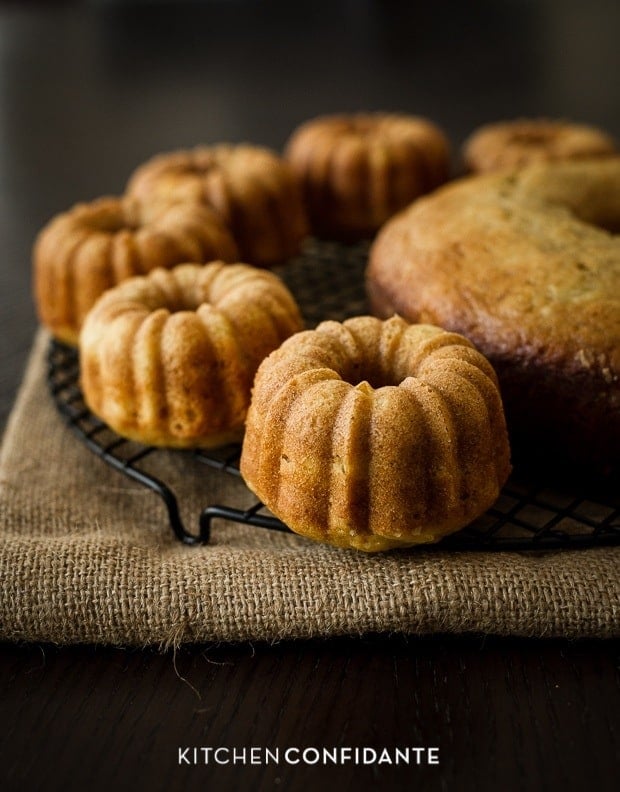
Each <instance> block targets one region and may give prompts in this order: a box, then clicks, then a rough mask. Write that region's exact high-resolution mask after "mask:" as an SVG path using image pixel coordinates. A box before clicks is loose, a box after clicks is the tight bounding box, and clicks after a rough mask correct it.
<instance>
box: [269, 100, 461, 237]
mask: <svg viewBox="0 0 620 792" xmlns="http://www.w3.org/2000/svg"><path fill="white" fill-rule="evenodd" d="M285 156H286V158H287V159H288V161H289V162H290V163H291V165H292V167H293V170H294V171H295V173H296V174H297V176H298V178H299V180H300V181H301V184H302V189H303V193H304V200H305V202H306V206H307V208H308V214H309V217H310V222H311V226H312V231H313V233H314V234H316V235H317V236H320V237H327V238H333V239H340V240H344V241H354V240H356V239H361V238H364V237H371V236H372V235H373V234H374V233H375V232H376V231H377V229H378V228H379V227H380V226H381V225H383V223H385V221H386V220H387V219H388V218H389V217H391V216H392V215H393V214H395V213H396V212H398V211H399V210H400V209H402V208H403V207H405V206H407V205H408V204H410V203H411V202H412V201H413V200H415V199H416V198H418V197H419V196H420V195H423V194H424V193H427V192H430V191H431V190H433V189H435V187H438V186H439V185H440V184H442V183H443V182H445V181H446V179H447V178H448V174H449V168H450V147H449V144H448V141H447V139H446V137H445V135H444V134H443V132H441V130H440V129H439V128H438V127H436V126H435V125H434V124H432V123H431V122H430V121H427V120H426V119H423V118H417V117H413V116H406V115H395V114H388V113H360V114H356V115H355V114H354V115H336V116H325V117H321V118H316V119H314V120H312V121H308V122H306V123H305V124H303V125H302V126H300V127H299V128H298V129H297V130H295V132H294V133H293V135H292V136H291V138H290V140H289V142H288V144H287V146H286V152H285Z"/></svg>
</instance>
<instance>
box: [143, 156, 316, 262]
mask: <svg viewBox="0 0 620 792" xmlns="http://www.w3.org/2000/svg"><path fill="white" fill-rule="evenodd" d="M127 192H128V194H129V195H131V196H133V197H135V198H137V199H138V200H139V201H140V202H141V204H142V205H143V206H147V207H149V206H158V205H160V204H161V203H162V202H163V203H167V202H177V201H180V202H190V203H203V204H206V205H207V206H209V207H211V208H212V209H214V210H215V211H216V212H218V214H219V215H220V216H221V218H222V220H223V221H224V222H225V223H226V225H227V226H228V227H229V228H230V229H231V231H232V234H233V236H234V238H235V240H236V242H237V245H238V246H239V250H240V254H241V258H242V259H243V261H247V262H249V263H251V264H257V265H260V266H265V267H269V266H273V265H275V264H278V263H281V262H283V261H284V260H285V259H287V258H290V257H291V256H294V255H296V254H297V253H299V249H300V244H301V241H302V239H303V238H304V237H305V236H306V235H307V233H308V223H307V219H306V213H305V210H304V207H303V203H302V200H301V192H300V189H299V185H298V184H297V181H296V179H295V176H294V175H293V172H292V170H291V169H290V167H289V166H288V164H287V163H286V162H284V160H282V159H281V158H280V157H278V156H277V155H276V154H275V153H274V152H272V151H269V150H268V149H265V148H260V147H258V146H250V145H237V146H232V145H226V144H220V145H217V146H211V147H206V146H201V147H197V148H194V149H191V150H189V151H175V152H171V153H168V154H159V155H158V156H156V157H154V158H153V159H151V160H149V161H148V162H146V163H144V164H143V165H141V166H140V167H139V168H138V169H137V170H136V171H135V172H134V174H133V175H132V176H131V178H130V180H129V183H128V185H127Z"/></svg>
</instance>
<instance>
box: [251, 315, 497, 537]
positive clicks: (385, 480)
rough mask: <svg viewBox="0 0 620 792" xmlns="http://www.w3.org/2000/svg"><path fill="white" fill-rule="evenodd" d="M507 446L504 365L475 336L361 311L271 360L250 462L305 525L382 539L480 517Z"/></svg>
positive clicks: (257, 390)
mask: <svg viewBox="0 0 620 792" xmlns="http://www.w3.org/2000/svg"><path fill="white" fill-rule="evenodd" d="M509 454H510V452H509V447H508V440H507V434H506V426H505V422H504V414H503V409H502V402H501V398H500V395H499V392H498V389H497V381H496V378H495V374H494V372H493V369H492V367H491V365H490V364H489V363H488V361H487V360H486V359H485V358H484V357H483V356H482V355H481V354H480V353H479V352H477V351H476V349H475V348H474V347H473V345H472V344H471V343H470V342H469V341H467V340H466V339H465V338H463V337H462V336H459V335H456V334H455V333H448V332H445V331H443V330H440V329H439V328H437V327H433V326H431V325H408V324H407V323H406V322H405V321H404V320H403V319H401V318H400V317H393V318H391V319H389V320H387V321H385V322H381V321H380V320H378V319H375V318H373V317H368V316H362V317H356V318H354V319H349V320H347V321H345V322H344V323H343V324H339V323H337V322H332V321H327V322H323V323H322V324H320V325H319V326H318V327H317V329H316V330H309V331H305V332H302V333H298V334H297V335H295V336H293V337H292V338H290V339H289V340H288V341H286V342H285V343H284V344H283V345H282V346H281V347H280V348H279V349H278V350H276V351H275V352H273V353H272V354H271V355H270V356H269V357H268V358H267V359H266V360H265V361H264V362H263V363H262V364H261V366H260V368H259V371H258V374H257V376H256V380H255V384H254V391H253V395H252V403H251V406H250V410H249V412H248V418H247V428H246V435H245V439H244V443H243V452H242V456H241V473H242V476H243V478H244V479H245V481H246V483H247V484H248V486H249V487H250V488H251V489H252V490H253V491H254V492H255V493H256V495H257V496H258V497H259V498H260V499H261V500H262V501H263V502H264V503H265V504H266V505H267V506H268V507H269V509H271V511H272V512H273V513H274V514H275V515H276V516H277V517H279V518H280V519H281V520H283V521H284V522H285V523H286V524H287V525H288V526H289V528H291V529H292V530H293V531H296V532H297V533H299V534H302V535H304V536H307V537H310V538H312V539H316V540H318V541H323V542H327V543H330V544H333V545H337V546H339V547H353V548H358V549H360V550H366V551H380V550H387V549H390V548H396V547H406V546H410V545H415V544H420V543H425V542H434V541H437V540H438V539H440V538H441V537H442V536H444V535H446V534H448V533H451V532H453V531H456V530H458V529H459V528H462V527H463V526H465V525H467V524H468V523H469V522H471V521H472V520H474V519H475V518H476V517H477V516H479V515H480V514H481V513H482V512H484V511H485V510H486V509H487V508H488V507H489V506H491V504H492V503H493V502H494V500H495V499H496V498H497V496H498V494H499V491H500V488H501V487H502V485H503V484H504V482H505V481H506V478H507V476H508V474H509V471H510V461H509Z"/></svg>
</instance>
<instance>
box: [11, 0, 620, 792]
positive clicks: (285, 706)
mask: <svg viewBox="0 0 620 792" xmlns="http://www.w3.org/2000/svg"><path fill="white" fill-rule="evenodd" d="M428 6H429V7H428V8H427V7H421V8H416V4H414V3H403V4H400V3H396V2H383V3H380V2H359V3H345V2H342V3H339V2H332V3H330V4H329V5H327V4H326V5H323V4H321V3H250V2H229V3H225V2H212V3H205V4H203V5H199V6H185V5H182V4H177V5H176V7H175V8H169V7H166V6H162V5H158V6H150V7H146V6H145V5H143V4H135V5H131V4H129V3H125V4H120V3H119V4H113V3H107V4H106V3H100V4H92V6H88V5H84V6H81V5H70V6H64V5H63V6H58V7H57V8H50V7H49V6H41V7H37V6H36V5H31V4H28V5H27V6H26V7H19V6H18V5H17V4H13V5H2V6H0V229H1V234H0V239H1V240H2V248H3V256H2V260H1V262H0V301H1V310H0V317H1V322H2V328H1V329H2V332H1V333H0V360H1V365H0V410H1V413H2V414H1V420H2V422H4V421H5V419H6V417H7V415H8V413H9V410H10V406H11V403H12V400H13V397H14V394H15V390H16V388H17V386H18V383H19V380H20V376H21V372H22V370H23V366H24V362H25V360H26V356H27V352H28V349H29V347H30V344H31V340H32V336H33V332H34V329H35V326H36V323H35V318H34V313H33V310H32V307H31V301H30V291H29V289H30V247H31V244H32V240H33V238H34V235H35V233H36V231H37V229H38V228H39V227H40V226H41V225H42V224H43V223H44V222H45V221H46V220H47V219H48V218H49V217H50V216H51V215H53V214H54V213H56V212H58V211H60V210H62V209H65V208H66V207H68V206H69V205H71V204H72V203H74V202H76V201H77V200H80V199H91V198H94V197H96V196H98V195H102V194H114V193H119V192H120V191H122V189H123V186H124V183H125V180H126V178H127V176H128V174H129V173H130V171H131V170H132V169H133V168H134V167H135V166H136V165H137V164H138V163H139V162H141V161H143V160H144V159H146V158H147V157H148V156H150V155H151V154H153V153H155V152H157V151H164V150H168V149H173V148H178V147H182V146H187V145H193V144H195V143H198V142H216V141H220V140H231V141H240V140H250V141H254V142H257V143H260V144H266V145H270V146H272V147H275V148H279V147H281V145H282V144H283V143H284V141H285V140H286V138H287V136H288V134H289V132H290V131H291V129H292V128H293V127H294V126H295V125H296V124H297V123H299V122H301V121H302V120H304V119H306V118H308V117H311V116H313V115H317V114H319V113H324V112H331V111H338V110H355V109H398V110H403V111H408V112H412V113H417V114H422V115H427V116H429V117H431V118H433V119H434V120H435V121H437V122H438V123H439V124H441V125H442V126H443V127H444V128H445V129H446V130H447V132H448V133H449V135H450V137H451V138H452V140H453V141H454V143H455V144H458V143H459V142H460V141H462V139H463V138H464V137H465V135H466V134H467V133H468V132H469V131H470V130H471V129H472V128H474V127H475V126H477V125H478V124H479V123H481V122H484V121H489V120H494V119H498V118H502V117H508V118H510V117H517V116H519V115H528V116H539V115H549V116H553V117H565V118H574V119H576V120H581V121H586V122H592V123H595V124H599V125H601V126H603V127H606V128H607V129H608V130H610V131H611V132H612V133H614V134H615V135H616V136H618V137H620V106H619V105H618V92H617V85H616V83H617V75H618V74H619V73H620V47H618V42H617V36H618V31H619V30H620V5H618V3H616V2H609V3H604V2H595V3H590V4H585V3H578V2H573V0H567V2H563V3H559V2H553V1H552V0H548V1H547V2H542V1H540V2H526V1H525V0H523V1H522V2H500V0H497V1H496V2H474V3H461V4H459V3H456V2H455V3H453V4H441V5H440V6H438V4H435V5H434V6H432V8H431V4H428ZM0 585H1V581H0ZM619 649H620V646H619V644H618V643H617V642H606V643H604V642H599V643H596V642H577V643H569V642H566V641H559V640H557V641H524V640H516V639H498V638H485V637H483V636H479V637H467V638H455V637H447V636H435V637H428V638H403V637H390V638H387V637H381V636H374V637H367V638H364V639H347V640H344V639H343V640H338V641H329V642H304V643H287V644H280V645H276V646H264V645H259V646H250V645H243V646H235V647H226V646H224V647H213V646H209V647H193V648H185V649H183V650H181V651H179V652H177V654H176V656H173V655H172V654H171V653H167V654H159V653H157V652H155V651H151V650H145V651H126V650H121V649H113V648H93V647H73V648H57V647H51V646H15V645H4V646H0V715H1V717H2V723H1V725H0V788H2V789H7V790H13V789H15V790H18V789H19V790H26V789H27V790H29V789H39V788H40V789H61V788H62V789H69V790H71V789H76V790H77V789H79V790H82V789H103V788H105V789H110V788H112V789H113V788H119V789H129V788H131V789H153V790H159V789H185V788H187V789H199V788H200V789H203V788H216V789H224V790H227V789H258V788H264V789H275V788H281V789H287V790H288V789H292V790H297V789H304V790H305V789H314V788H319V785H325V788H326V789H331V788H336V787H337V786H338V787H341V788H343V789H370V788H374V786H375V785H376V786H377V787H378V788H386V789H399V788H402V789H405V788H406V789H409V788H413V789H415V788H420V789H446V790H469V789H476V790H486V789H498V790H530V789H531V790H555V789H562V790H582V789H588V788H591V789H596V790H611V789H615V788H617V782H618V758H619V752H620V739H619V731H620V723H619V718H618V712H619V703H620V702H619V696H618V689H619V684H618V683H619V673H618V656H619ZM190 746H191V747H201V746H211V747H218V746H219V747H224V748H228V749H229V750H230V751H231V754H230V755H232V749H233V748H237V749H238V750H239V751H241V750H243V749H244V748H245V749H246V751H247V750H249V748H251V747H252V746H258V747H262V748H263V749H264V748H270V749H273V748H275V747H279V748H280V749H281V750H284V749H285V748H287V747H293V748H295V747H299V748H302V749H303V748H307V747H318V748H321V747H323V746H327V747H334V746H350V747H352V748H355V747H364V746H370V747H374V748H381V747H386V748H388V749H391V748H393V747H395V746H401V747H402V746H424V747H434V746H437V747H438V748H439V756H440V763H439V765H432V766H429V765H424V764H423V765H421V766H415V765H409V766H408V767H403V766H401V767H390V766H387V765H372V766H364V765H355V764H353V763H348V764H346V765H344V766H341V767H330V766H325V767H324V766H320V765H317V766H301V765H283V764H281V765H279V766H275V765H273V764H268V765H261V766H252V765H250V764H247V763H246V764H245V765H243V764H240V763H238V764H232V762H231V763H229V764H221V765H216V764H213V763H210V764H209V765H206V766H205V765H204V764H203V765H198V766H186V765H183V764H181V765H179V755H178V750H179V748H186V747H190ZM220 756H221V757H222V758H224V754H220ZM248 756H249V755H248ZM313 756H314V754H309V757H310V759H312V757H313ZM248 761H249V758H248Z"/></svg>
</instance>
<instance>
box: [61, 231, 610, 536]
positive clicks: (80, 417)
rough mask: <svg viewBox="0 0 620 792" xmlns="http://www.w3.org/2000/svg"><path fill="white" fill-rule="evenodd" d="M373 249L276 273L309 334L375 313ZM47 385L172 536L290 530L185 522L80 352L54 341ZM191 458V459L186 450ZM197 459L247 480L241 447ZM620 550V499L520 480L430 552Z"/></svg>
mask: <svg viewBox="0 0 620 792" xmlns="http://www.w3.org/2000/svg"><path fill="white" fill-rule="evenodd" d="M366 254H367V247H366V246H365V245H358V246H355V247H351V248H343V247H342V246H339V245H336V244H332V243H317V242H310V243H309V244H307V245H306V247H305V248H304V252H303V254H302V255H301V256H299V257H298V258H297V259H294V260H293V261H292V262H290V263H289V264H288V265H287V266H286V267H282V268H281V269H280V270H279V271H278V274H279V275H280V276H281V277H282V278H283V280H285V282H286V283H287V285H288V286H289V288H290V289H291V291H292V292H293V293H294V294H295V297H296V298H297V300H298V302H299V304H300V306H301V308H302V312H303V314H304V316H305V318H306V320H307V324H308V326H314V325H316V324H317V323H318V322H320V321H322V320H324V319H335V320H340V321H341V320H343V319H345V318H347V317H348V316H354V315H359V314H361V313H365V312H366V311H367V307H366V300H365V295H364V287H363V274H364V268H365V264H366ZM47 362H48V384H49V388H50V391H51V394H52V396H53V399H54V401H55V403H56V406H57V408H58V410H59V411H60V413H61V414H62V416H63V417H64V419H65V420H66V422H67V424H68V426H69V427H70V428H71V430H72V431H73V432H74V433H75V434H76V435H77V436H78V437H79V439H80V440H81V441H82V442H83V443H84V444H85V445H86V446H87V447H88V448H89V449H90V450H91V451H92V452H93V453H95V454H96V455H97V456H98V457H100V458H101V459H102V460H103V461H104V462H106V463H107V464H108V465H110V466H111V467H113V468H114V469H116V470H118V471H120V472H121V473H123V474H125V475H126V476H128V477H129V478H131V479H132V480H134V481H137V482H139V483H140V484H142V485H143V486H145V487H148V488H149V489H150V490H152V491H153V492H154V493H156V494H157V495H158V496H159V497H160V498H161V499H162V501H163V502H164V504H165V507H166V509H167V513H168V521H169V524H170V528H171V529H172V531H173V532H174V534H175V536H176V537H177V539H179V540H180V541H182V542H184V543H186V544H190V545H195V544H206V543H208V542H209V540H210V536H211V528H212V524H213V522H214V521H216V520H220V519H225V520H228V521H230V522H236V523H240V524H244V525H251V526H254V527H256V528H266V529H271V530H277V531H289V529H288V528H287V527H286V526H285V525H284V524H283V523H282V522H281V521H280V520H278V519H276V518H275V517H274V516H273V515H271V514H270V513H269V512H268V511H267V509H266V508H265V507H264V505H263V504H262V503H261V502H260V501H256V502H255V503H254V504H253V505H252V506H251V507H250V508H249V509H246V510H241V509H237V508H233V507H231V506H228V505H226V504H206V505H205V507H204V508H203V510H202V511H201V513H200V515H199V516H198V529H197V531H196V532H194V531H190V530H188V529H187V528H186V526H185V525H184V524H183V521H182V519H181V515H180V508H179V502H178V500H177V496H176V495H175V493H174V491H173V489H172V487H171V485H170V483H169V482H167V481H162V480H160V479H159V478H156V477H155V476H153V475H152V474H151V473H149V472H147V471H146V470H145V469H144V463H145V461H146V460H147V459H148V458H149V457H151V456H153V455H157V454H158V453H161V450H160V449H158V448H155V447H151V446H142V445H139V444H137V443H135V442H133V441H130V440H125V439H124V438H122V437H119V436H118V435H116V434H115V433H114V432H112V431H111V430H110V429H109V428H108V427H107V426H106V424H104V423H103V422H102V421H101V420H100V419H99V418H97V417H96V416H94V415H93V414H92V413H91V412H90V411H89V409H88V408H87V407H86V405H85V403H84V400H83V397H82V393H81V390H80V386H79V362H78V356H77V353H76V350H74V349H70V348H68V347H66V346H64V345H62V344H59V343H57V342H55V341H52V342H51V343H50V347H49V351H48V358H47ZM179 453H187V452H179ZM192 453H193V456H194V457H195V459H196V460H198V461H199V462H200V463H202V464H205V465H207V466H209V467H211V468H213V469H214V470H215V471H217V472H218V473H219V474H220V475H223V476H236V477H240V473H239V467H238V462H239V456H240V447H239V446H238V445H236V446H227V447H226V448H221V449H216V450H209V451H208V452H207V451H195V452H192ZM618 543H620V498H618V496H617V494H610V493H605V494H601V493H600V492H597V494H596V496H595V497H593V498H592V497H588V495H586V494H584V493H580V494H578V493H576V492H564V491H560V490H558V489H556V488H555V487H551V486H547V485H545V484H541V483H538V482H536V483H534V482H530V481H527V482H521V481H519V480H518V479H517V478H516V477H515V476H513V477H512V478H511V479H510V480H509V481H508V483H507V484H506V486H505V487H504V488H503V490H502V492H501V494H500V497H499V498H498V500H497V502H496V503H495V504H494V506H493V507H492V508H491V509H489V510H488V511H487V512H486V513H485V514H484V515H483V516H482V517H480V518H479V519H478V520H476V521H475V522H474V523H472V524H471V525H469V526H468V527H466V528H464V529H462V530H461V531H459V532H458V533H455V534H452V535H451V536H448V537H446V538H445V539H443V540H442V541H441V542H439V543H437V544H435V545H425V546H424V549H425V550H434V549H437V550H453V551H458V550H461V551H462V550H489V551H498V550H519V551H523V550H553V549H567V548H585V547H595V546H603V545H612V544H618Z"/></svg>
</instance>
